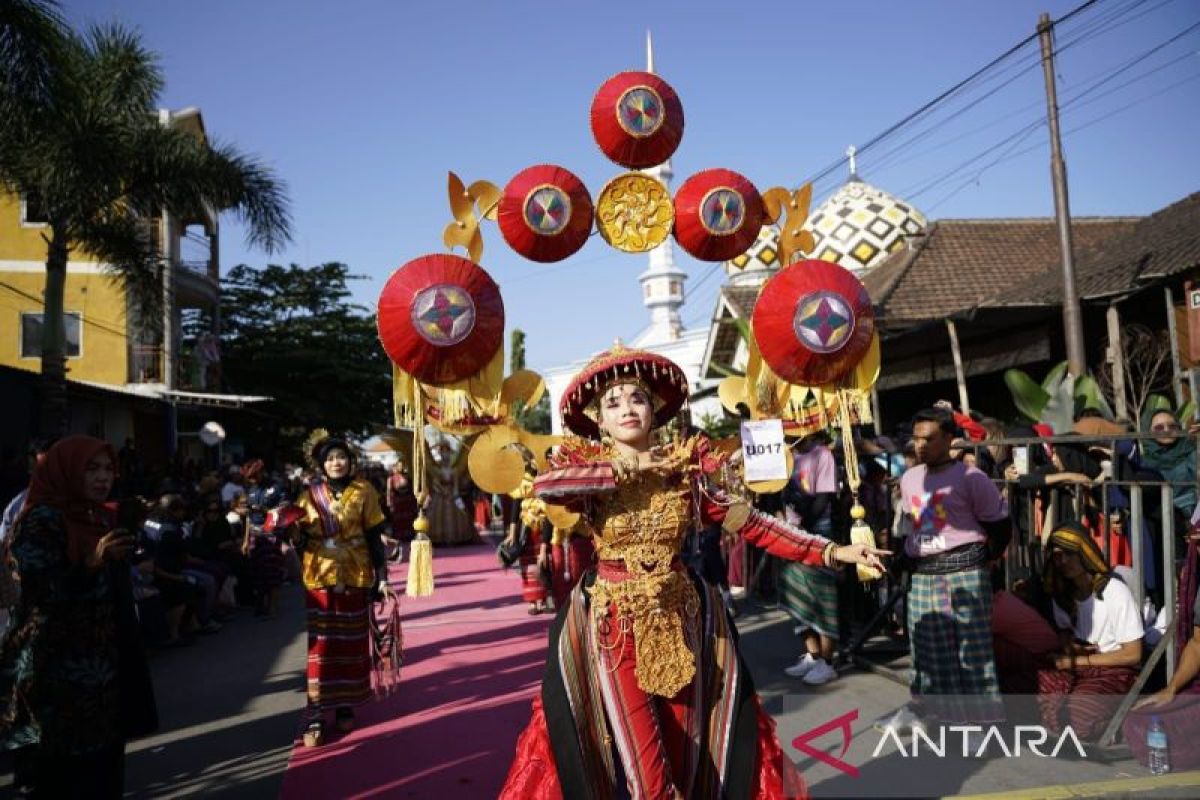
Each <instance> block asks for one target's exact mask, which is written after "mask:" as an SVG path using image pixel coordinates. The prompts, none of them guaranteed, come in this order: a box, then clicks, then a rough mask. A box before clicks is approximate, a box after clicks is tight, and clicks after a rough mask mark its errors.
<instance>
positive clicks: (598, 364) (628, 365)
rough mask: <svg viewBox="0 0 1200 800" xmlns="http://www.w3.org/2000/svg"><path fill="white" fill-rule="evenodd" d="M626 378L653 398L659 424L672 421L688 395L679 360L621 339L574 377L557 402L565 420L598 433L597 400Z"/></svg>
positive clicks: (581, 432) (574, 427)
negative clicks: (638, 347)
mask: <svg viewBox="0 0 1200 800" xmlns="http://www.w3.org/2000/svg"><path fill="white" fill-rule="evenodd" d="M626 382H635V383H639V384H641V385H642V386H643V387H644V388H645V389H646V391H647V392H648V393H649V394H650V395H651V397H652V398H653V402H654V427H656V428H657V427H659V426H661V425H665V424H666V423H667V422H669V421H670V419H671V417H673V416H675V414H676V413H678V411H679V409H680V408H682V407H683V402H684V401H685V400H686V399H687V396H688V380H687V376H686V375H685V374H684V372H683V370H682V369H680V368H679V365H678V364H676V363H675V362H674V361H672V360H671V359H669V358H664V357H663V356H660V355H658V354H657V353H651V352H648V351H646V350H634V349H631V348H628V347H625V346H624V345H622V344H620V343H618V344H616V345H614V346H613V348H612V349H611V350H605V351H604V352H603V353H600V354H599V355H598V356H596V357H595V358H593V359H592V360H591V361H589V362H588V363H587V366H585V367H584V368H583V369H582V370H580V372H579V374H578V375H576V376H575V377H574V378H573V379H572V380H571V383H570V385H568V386H567V389H566V391H564V392H563V396H562V399H561V400H560V401H559V404H558V409H559V412H560V413H561V414H562V418H563V423H564V424H565V425H566V426H567V427H568V428H570V429H571V430H572V431H574V432H575V433H577V434H579V435H581V436H590V437H593V438H595V437H598V436H599V435H600V428H599V426H598V425H597V424H596V411H595V403H596V400H597V399H598V398H599V397H600V396H601V395H602V394H604V391H605V389H607V388H608V387H610V386H612V385H614V384H617V383H626Z"/></svg>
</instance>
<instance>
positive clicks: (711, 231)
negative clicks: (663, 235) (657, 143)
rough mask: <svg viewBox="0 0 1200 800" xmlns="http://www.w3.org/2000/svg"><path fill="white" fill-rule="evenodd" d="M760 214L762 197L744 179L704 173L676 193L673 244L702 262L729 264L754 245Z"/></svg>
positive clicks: (718, 172) (733, 174)
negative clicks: (723, 262)
mask: <svg viewBox="0 0 1200 800" xmlns="http://www.w3.org/2000/svg"><path fill="white" fill-rule="evenodd" d="M763 213H764V212H763V202H762V197H761V196H759V194H758V189H755V188H754V184H753V183H751V182H750V181H749V180H748V179H747V178H746V177H745V176H743V175H739V174H738V173H736V172H733V171H731V170H727V169H706V170H704V171H703V172H697V173H696V174H695V175H693V176H692V177H690V178H688V179H687V180H686V181H684V182H683V185H682V186H680V187H679V191H678V192H676V193H675V240H676V241H678V242H679V246H680V247H682V248H683V249H684V250H686V251H688V252H689V253H691V254H692V255H693V256H694V257H696V258H698V259H700V260H701V261H728V260H729V259H731V258H736V257H737V256H740V255H741V254H742V253H744V252H746V250H747V249H749V247H750V245H752V244H754V240H755V239H757V238H758V232H759V231H760V230H762V225H763Z"/></svg>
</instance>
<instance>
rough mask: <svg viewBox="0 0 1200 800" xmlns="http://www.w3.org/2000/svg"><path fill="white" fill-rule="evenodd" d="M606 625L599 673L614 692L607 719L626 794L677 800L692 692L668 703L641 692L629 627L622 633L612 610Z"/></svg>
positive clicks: (682, 781)
mask: <svg viewBox="0 0 1200 800" xmlns="http://www.w3.org/2000/svg"><path fill="white" fill-rule="evenodd" d="M608 623H609V624H608V625H603V624H602V625H601V626H600V645H601V647H602V648H603V649H602V651H601V652H602V653H604V656H603V657H602V658H601V661H602V664H601V668H602V669H606V670H610V673H609V674H610V676H611V678H612V681H613V684H614V685H615V688H616V691H615V693H614V694H615V695H616V697H615V704H616V706H617V708H615V709H611V710H610V712H609V715H608V716H609V721H610V723H612V726H613V731H612V732H613V738H614V739H615V740H616V743H617V749H618V752H620V753H621V756H622V761H623V762H625V773H626V778H627V780H628V783H629V794H630V796H631V797H633V798H634V800H674V799H675V798H681V797H683V794H682V792H683V789H682V787H684V786H686V785H687V776H686V775H685V774H683V767H684V761H685V759H686V754H687V749H686V748H687V745H688V737H687V733H686V728H685V725H686V720H687V715H688V711H689V707H690V706H691V702H692V687H691V685H690V684H689V685H688V686H686V687H684V688H683V689H682V690H681V691H680V692H679V694H677V695H675V696H674V697H671V698H666V697H658V696H656V695H649V694H646V692H644V691H642V689H641V687H639V686H638V683H637V677H636V675H635V674H634V669H635V666H636V663H637V656H636V653H635V643H634V638H633V631H632V629H630V628H629V626H628V625H627V626H626V630H625V631H624V633H622V632H621V626H620V625H618V623H617V620H616V619H615V618H614V617H613V611H612V610H611V609H610V610H609V617H608ZM613 712H615V713H613ZM627 753H628V755H629V756H631V758H629V757H627V755H626V754H627ZM630 761H632V763H629V762H630Z"/></svg>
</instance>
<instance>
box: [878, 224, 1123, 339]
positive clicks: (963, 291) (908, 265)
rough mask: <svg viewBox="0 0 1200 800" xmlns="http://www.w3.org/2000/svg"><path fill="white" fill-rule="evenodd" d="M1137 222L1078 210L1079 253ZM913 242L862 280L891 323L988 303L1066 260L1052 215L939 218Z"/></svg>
mask: <svg viewBox="0 0 1200 800" xmlns="http://www.w3.org/2000/svg"><path fill="white" fill-rule="evenodd" d="M1137 221H1138V218H1136V217H1118V218H1112V217H1092V218H1088V217H1077V218H1076V219H1075V220H1074V221H1073V223H1072V230H1073V234H1074V242H1075V252H1076V254H1077V257H1078V254H1084V253H1088V254H1090V253H1091V252H1092V251H1093V250H1094V249H1095V248H1096V247H1097V245H1099V244H1100V243H1101V242H1104V241H1105V240H1107V239H1109V238H1110V237H1111V236H1113V235H1115V234H1117V233H1121V232H1127V231H1129V230H1130V229H1132V228H1133V226H1134V225H1135V224H1136V222H1137ZM910 242H911V247H909V248H907V249H905V250H901V251H898V252H896V253H893V254H892V255H891V256H889V257H888V259H887V260H885V261H884V262H883V263H882V264H880V265H879V266H878V267H876V268H875V269H873V270H872V271H871V272H870V273H868V274H867V276H866V277H865V278H864V279H863V283H864V284H865V285H866V287H867V291H868V292H869V293H870V295H871V299H872V302H873V303H874V305H875V310H876V315H877V317H878V318H879V320H880V323H881V325H882V326H883V327H884V328H885V329H887V328H893V329H894V328H897V327H901V328H902V327H907V326H909V325H912V324H915V323H918V322H922V321H926V320H932V319H942V318H943V317H945V316H947V315H949V314H954V313H956V312H959V311H965V310H968V309H971V308H975V307H977V306H980V305H989V304H990V303H987V302H985V301H988V300H989V298H993V297H996V296H998V295H1000V294H1002V293H1004V292H1008V291H1012V290H1013V289H1014V287H1017V286H1021V285H1023V284H1024V283H1026V282H1028V281H1029V280H1031V279H1033V278H1035V277H1038V276H1042V275H1043V274H1045V273H1047V272H1049V271H1050V270H1051V269H1052V268H1057V266H1058V264H1059V245H1058V229H1057V227H1056V226H1055V223H1054V219H1053V218H1050V217H1046V218H1032V219H972V220H967V219H962V220H959V219H947V220H939V221H937V222H935V223H934V224H933V225H931V226H930V227H929V230H928V232H927V233H926V235H925V236H922V237H912V238H911V239H910Z"/></svg>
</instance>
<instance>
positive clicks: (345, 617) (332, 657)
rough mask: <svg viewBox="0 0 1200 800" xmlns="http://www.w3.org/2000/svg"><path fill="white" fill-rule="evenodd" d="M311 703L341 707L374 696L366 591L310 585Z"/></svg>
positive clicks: (307, 594) (311, 705)
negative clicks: (340, 589) (341, 589)
mask: <svg viewBox="0 0 1200 800" xmlns="http://www.w3.org/2000/svg"><path fill="white" fill-rule="evenodd" d="M304 594H305V605H306V606H307V607H308V704H309V708H310V709H322V708H340V707H342V706H353V705H358V704H359V703H363V702H366V701H367V700H368V699H369V698H370V697H371V641H370V629H371V622H370V617H369V611H368V608H369V604H370V602H371V600H370V598H369V596H368V590H367V589H353V588H347V589H346V590H345V591H341V592H335V591H334V590H333V589H308V590H306V591H305V593H304Z"/></svg>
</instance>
